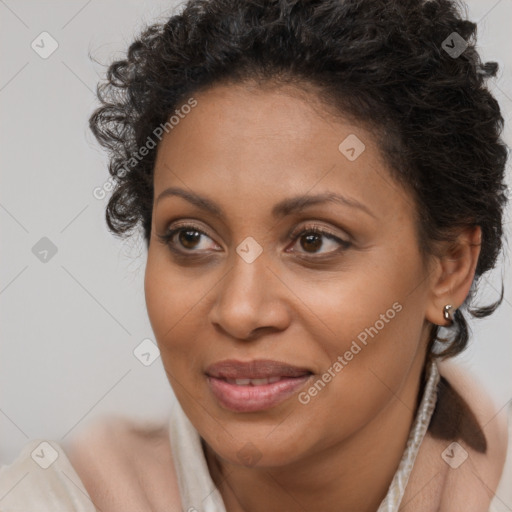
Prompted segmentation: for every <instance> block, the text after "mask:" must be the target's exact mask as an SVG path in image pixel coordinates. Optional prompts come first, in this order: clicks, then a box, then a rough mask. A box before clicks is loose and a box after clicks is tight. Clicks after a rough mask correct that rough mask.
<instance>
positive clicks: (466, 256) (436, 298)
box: [426, 226, 482, 326]
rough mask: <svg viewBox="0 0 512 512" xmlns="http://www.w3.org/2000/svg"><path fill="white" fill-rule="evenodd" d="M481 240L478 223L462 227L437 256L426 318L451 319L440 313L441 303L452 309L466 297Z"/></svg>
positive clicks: (437, 321)
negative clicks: (435, 271)
mask: <svg viewBox="0 0 512 512" xmlns="http://www.w3.org/2000/svg"><path fill="white" fill-rule="evenodd" d="M481 242H482V230H481V228H480V226H471V227H468V228H465V229H464V230H463V231H462V232H461V233H460V234H459V236H458V237H457V239H456V240H455V241H454V242H452V243H450V244H447V245H446V246H445V247H444V249H442V251H443V252H442V254H440V255H439V256H437V260H438V261H437V264H438V266H439V270H438V272H437V273H436V274H437V277H436V280H435V281H434V282H433V283H432V289H431V300H430V301H429V304H428V307H427V311H426V317H427V320H429V321H430V322H432V323H434V324H437V325H441V326H448V325H450V323H451V322H450V321H449V320H446V319H445V318H444V315H443V308H444V306H445V305H446V304H451V305H452V306H453V310H455V309H457V308H459V307H460V305H461V304H462V303H463V302H464V301H465V300H466V297H467V295H468V293H469V290H470V288H471V284H472V283H473V278H474V276H475V270H476V265H477V263H478V257H479V256H480V248H481ZM453 310H452V312H453Z"/></svg>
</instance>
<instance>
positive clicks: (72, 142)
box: [0, 0, 512, 464]
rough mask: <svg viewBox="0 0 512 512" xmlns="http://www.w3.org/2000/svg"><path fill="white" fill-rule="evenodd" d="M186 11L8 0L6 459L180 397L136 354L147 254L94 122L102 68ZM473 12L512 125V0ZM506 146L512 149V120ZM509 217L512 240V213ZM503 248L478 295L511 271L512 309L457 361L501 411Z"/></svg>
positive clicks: (0, 433)
mask: <svg viewBox="0 0 512 512" xmlns="http://www.w3.org/2000/svg"><path fill="white" fill-rule="evenodd" d="M176 5H178V4H177V3H176V2H170V1H165V2H164V1H159V0H152V1H151V2H150V1H140V0H139V1H135V0H130V1H127V0H123V1H121V0H111V1H103V2H100V1H99V0H89V1H83V0H81V1H75V0H74V1H67V2H64V1H61V2H55V1H53V2H50V1H48V2H40V1H35V0H32V1H16V0H0V52H1V66H0V109H1V110H0V113H1V114H0V115H1V119H2V122H1V124H0V144H1V152H0V159H1V172H2V176H1V183H2V186H1V188H0V225H1V229H2V235H1V240H2V244H1V262H2V264H1V265H0V305H1V338H0V339H1V343H2V347H1V357H0V462H1V463H4V464H5V463H10V462H11V461H12V460H13V459H14V457H15V456H16V455H17V453H18V452H19V450H20V449H21V447H22V446H23V445H24V444H25V443H26V442H27V441H28V440H29V439H34V438H41V439H45V438H46V439H53V440H56V441H61V442H63V443H65V442H66V441H67V440H69V439H70V438H72V436H73V435H74V434H76V433H78V432H79V431H80V429H83V428H85V427H86V426H87V425H88V424H89V423H90V422H91V421H94V420H95V419H97V418H98V417H100V416H103V415H105V414H120V415H124V416H129V417H133V418H140V419H142V418H151V419H159V418H163V417H166V416H167V414H168V411H169V408H170V402H171V401H172V400H173V399H174V397H173V394H172V391H171V389H170V386H169V384H168V382H167V379H166V376H165V373H164V371H163V369H162V365H161V360H160V359H159V358H157V359H156V360H155V361H154V362H153V363H152V364H151V365H149V366H145V365H144V364H142V363H141V361H140V360H139V359H137V358H136V357H135V355H134V353H133V351H134V349H135V348H136V347H137V346H138V345H139V344H140V343H141V342H142V340H144V339H147V338H149V339H153V334H152V331H151V327H150V324H149V321H148V318H147V313H146V309H145V302H144V291H143V280H144V267H145V255H146V250H145V248H144V246H143V244H142V239H141V237H140V236H134V237H133V238H132V239H129V240H128V241H127V242H122V241H120V240H118V239H116V238H114V237H113V236H112V235H111V234H110V233H109V232H108V230H107V227H106V224H105V221H104V208H105V206H106V203H107V199H103V200H98V199H96V198H95V197H94V196H93V190H94V189H95V188H96V187H98V186H102V185H103V184H104V183H105V181H106V180H107V178H108V176H109V175H108V172H107V169H106V157H105V155H104V154H103V153H102V151H101V150H100V148H99V147H98V146H97V145H96V142H95V141H94V138H93V136H92V134H90V133H89V131H88V128H87V120H88V117H89V115H90V114H91V112H92V110H93V109H94V108H95V106H96V101H95V97H94V89H95V86H96V83H97V81H98V79H99V78H100V77H101V76H102V75H103V73H104V71H105V69H106V67H105V66H104V65H105V64H108V62H109V61H110V60H111V59H113V58H119V57H121V55H122V53H121V52H122V51H124V50H125V49H126V48H127V46H128V44H129V43H130V42H131V40H132V39H133V37H134V36H135V35H136V34H137V33H138V31H139V29H140V28H141V27H142V25H143V24H145V23H152V22H154V21H157V20H158V19H163V18H165V16H166V15H167V16H168V15H170V14H171V12H172V10H173V7H174V6H176ZM468 7H469V15H470V18H471V19H472V20H474V21H479V36H480V37H479V46H480V48H481V51H482V54H483V56H484V58H485V59H488V60H497V61H498V62H499V64H500V65H501V71H500V74H499V77H498V78H497V79H494V80H492V82H491V88H492V89H493V91H494V93H495V95H496V97H497V99H498V101H499V102H500V104H501V106H502V108H503V111H504V116H505V118H506V119H507V120H508V122H509V123H510V121H511V119H510V118H511V113H512V72H511V70H512V52H511V49H512V48H511V46H512V45H511V38H510V33H509V32H510V20H511V19H512V0H500V1H497V2H496V1H493V2H489V1H488V0H471V1H469V2H468ZM43 31H46V32H48V33H49V34H50V35H51V36H52V37H53V38H54V39H55V40H56V41H57V43H58V45H59V46H58V49H57V50H56V51H55V52H54V53H53V54H52V55H51V56H50V57H48V58H47V59H43V58H41V57H40V56H39V55H38V54H37V53H36V52H35V51H34V50H33V49H32V48H31V43H32V41H33V40H36V43H37V41H40V39H39V38H38V36H39V34H41V32H43ZM39 44H41V43H39ZM45 48H46V49H47V48H49V40H46V43H45ZM89 52H91V53H92V55H93V56H94V57H95V59H96V60H98V61H99V62H100V63H103V64H104V65H103V66H102V65H99V64H96V63H94V62H92V61H91V60H90V59H89V57H88V53H89ZM505 139H506V141H507V143H508V144H509V145H512V138H511V127H510V125H509V126H508V127H507V129H506V132H505ZM509 170H510V165H509ZM507 219H508V223H507V231H508V233H509V237H510V212H509V214H508V217H507ZM43 237H47V238H48V239H49V240H51V242H52V243H53V244H54V245H55V246H56V248H57V252H56V254H55V255H53V256H51V253H49V254H48V256H47V261H46V262H42V261H41V260H40V259H39V257H42V256H43V254H41V255H40V256H39V257H36V254H34V252H33V247H34V246H35V245H36V244H37V243H38V242H39V241H40V240H41V239H42V238H43ZM39 243H40V244H43V245H44V244H45V242H44V241H43V242H39ZM36 247H39V246H36ZM36 252H37V251H36ZM506 253H507V254H506V258H505V260H504V261H503V259H502V261H501V263H500V267H499V268H498V269H497V270H496V271H495V272H494V273H493V274H492V275H491V276H489V277H488V278H487V279H486V281H487V285H486V286H485V287H484V290H483V292H482V294H481V297H482V300H484V301H491V300H494V299H495V298H496V297H497V296H498V292H497V290H498V289H499V281H500V279H501V278H502V276H504V278H505V286H506V296H505V302H504V303H503V305H502V306H501V308H500V309H499V310H498V311H497V313H496V314H495V315H493V316H492V317H491V318H490V319H485V320H481V321H479V322H477V323H474V324H472V325H473V332H474V338H473V339H472V342H471V346H470V348H469V349H468V350H467V351H466V352H465V353H463V354H462V355H461V356H459V357H458V360H459V362H460V364H463V365H465V366H467V367H468V368H470V369H471V370H472V371H473V372H474V374H475V375H476V377H477V378H478V379H479V380H480V381H481V382H482V384H483V386H484V387H485V388H487V389H488V391H489V392H490V393H491V394H492V396H493V398H494V400H495V402H496V404H497V406H498V407H503V406H504V405H505V404H506V403H507V402H508V401H509V400H511V399H512V372H511V368H512V343H511V339H510V338H511V318H512V315H511V313H512V282H511V273H510V269H509V267H510V264H509V263H510V259H509V254H510V248H509V246H508V245H507V248H506Z"/></svg>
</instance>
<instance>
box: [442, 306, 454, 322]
mask: <svg viewBox="0 0 512 512" xmlns="http://www.w3.org/2000/svg"><path fill="white" fill-rule="evenodd" d="M452 309H453V306H452V305H451V304H446V306H445V307H444V308H443V317H444V319H445V320H446V321H447V322H450V323H452V322H453V317H452V314H451V310H452Z"/></svg>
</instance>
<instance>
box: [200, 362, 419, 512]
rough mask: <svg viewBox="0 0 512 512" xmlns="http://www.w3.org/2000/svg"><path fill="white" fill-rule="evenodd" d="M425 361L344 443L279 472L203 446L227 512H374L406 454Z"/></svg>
mask: <svg viewBox="0 0 512 512" xmlns="http://www.w3.org/2000/svg"><path fill="white" fill-rule="evenodd" d="M423 363H424V359H422V360H421V361H419V363H418V364H415V367H414V368H413V369H412V370H411V372H410V373H409V375H408V377H407V379H406V380H405V381H404V383H403V385H402V387H401V389H400V390H399V392H398V393H397V394H396V396H395V397H394V398H393V400H392V401H391V402H390V403H389V404H388V405H387V406H386V407H385V408H384V409H383V410H381V411H380V413H379V414H378V415H377V416H376V417H375V418H373V420H372V421H371V422H370V423H368V424H366V425H365V426H364V427H363V428H361V429H360V430H359V431H357V432H356V433H354V434H353V435H352V436H351V437H350V438H349V439H344V440H342V441H341V442H339V443H338V444H336V445H333V446H330V447H329V449H326V450H323V451H320V452H315V453H313V454H311V455H308V456H305V457H303V458H302V459H300V461H298V462H295V463H293V464H290V465H287V466H281V467H278V468H275V467H271V468H258V467H245V466H240V465H237V464H233V463H231V462H230V461H227V460H223V459H220V458H219V457H217V456H216V454H215V453H214V452H213V451H212V450H211V448H210V447H209V446H206V449H205V451H206V460H207V463H208V466H209V470H210V474H211V476H212V479H213V481H214V482H215V484H216V486H217V487H218V489H219V492H220V494H221V496H222V498H223V500H224V504H225V506H226V510H227V511H228V512H268V510H280V511H282V512H292V511H296V510H298V509H301V510H322V511H324V512H331V511H332V512H345V511H346V512H348V511H354V510H358V511H361V512H375V510H377V509H378V507H379V505H380V503H381V501H382V500H383V499H384V497H385V496H386V493H387V490H388V487H389V485H390V483H391V481H392V479H393V476H394V474H395V472H396V470H397V467H398V464H399V462H400V459H401V457H402V454H403V452H404V450H405V446H406V443H407V439H408V437H409V432H410V429H411V425H412V422H413V419H414V416H415V412H416V410H417V406H418V403H419V400H418V395H419V394H420V391H421V390H420V377H421V376H422V367H423Z"/></svg>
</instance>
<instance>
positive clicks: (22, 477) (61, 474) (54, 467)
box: [0, 439, 96, 512]
mask: <svg viewBox="0 0 512 512" xmlns="http://www.w3.org/2000/svg"><path fill="white" fill-rule="evenodd" d="M0 496H1V497H2V498H1V501H2V510H5V511H8V510H13V511H14V510H27V511H30V510H38V511H40V512H46V511H47V512H50V511H51V512H54V511H57V510H73V511H74V512H95V510H96V509H95V508H94V506H93V504H92V502H91V500H90V499H89V497H88V496H87V492H86V490H85V489H84V487H83V484H82V482H81V481H80V478H79V477H78V475H77V474H76V472H75V470H74V468H73V466H72V465H71V463H70V461H69V459H68V458H67V456H66V453H65V451H64V449H63V447H62V446H61V445H60V444H59V443H57V442H56V441H51V440H50V441H46V440H42V439H33V440H31V441H29V442H27V443H26V444H25V445H24V446H23V448H22V450H21V451H20V453H19V454H18V456H17V457H16V459H15V460H14V461H13V462H12V463H11V464H9V465H2V466H1V467H0Z"/></svg>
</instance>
